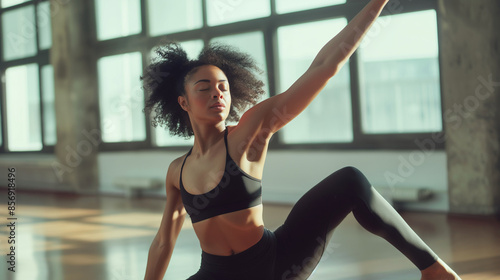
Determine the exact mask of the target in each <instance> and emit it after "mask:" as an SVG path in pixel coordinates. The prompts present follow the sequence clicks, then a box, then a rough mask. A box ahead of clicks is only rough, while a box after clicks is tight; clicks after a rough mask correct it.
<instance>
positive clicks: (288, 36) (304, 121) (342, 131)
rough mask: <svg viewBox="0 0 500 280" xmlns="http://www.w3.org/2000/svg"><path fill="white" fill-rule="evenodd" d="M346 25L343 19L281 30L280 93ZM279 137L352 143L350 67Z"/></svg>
mask: <svg viewBox="0 0 500 280" xmlns="http://www.w3.org/2000/svg"><path fill="white" fill-rule="evenodd" d="M346 25H347V20H346V19H345V18H340V19H332V20H325V21H319V22H312V23H305V24H298V25H291V26H285V27H280V28H279V29H278V50H279V53H278V56H279V72H280V75H279V83H280V88H279V91H280V92H282V91H284V90H286V89H287V88H289V87H290V86H291V85H292V84H293V83H294V82H295V81H296V80H297V79H298V78H299V77H300V76H301V75H302V74H303V73H304V72H305V71H306V70H307V68H309V66H310V64H311V62H312V61H313V59H314V57H315V56H316V54H317V53H318V52H319V50H320V49H321V48H322V47H323V46H324V45H325V44H326V43H327V42H328V41H329V40H330V39H331V38H332V37H333V36H334V35H335V34H337V33H338V32H340V30H342V28H344V27H345V26H346ZM326 31H328V32H326ZM280 136H281V137H282V139H283V141H284V142H285V143H329V142H350V141H352V139H353V133H352V110H351V92H350V76H349V65H348V64H346V65H345V66H344V67H343V68H342V70H341V71H340V72H339V73H338V74H337V75H336V76H335V77H333V79H332V80H330V82H329V83H328V84H327V86H326V87H325V88H324V89H323V90H322V92H321V93H320V94H319V95H318V96H317V97H316V98H315V99H314V101H313V102H312V103H311V104H310V105H309V106H308V107H307V108H306V109H305V110H304V111H303V112H302V113H301V114H300V115H299V116H298V117H297V118H295V119H294V120H293V121H292V122H291V123H289V124H288V125H287V126H285V127H284V128H283V129H282V133H281V135H280Z"/></svg>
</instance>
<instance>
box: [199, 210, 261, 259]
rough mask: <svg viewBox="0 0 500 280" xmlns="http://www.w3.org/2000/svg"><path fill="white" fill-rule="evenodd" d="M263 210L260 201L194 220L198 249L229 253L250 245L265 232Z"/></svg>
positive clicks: (214, 252) (223, 254) (244, 248)
mask: <svg viewBox="0 0 500 280" xmlns="http://www.w3.org/2000/svg"><path fill="white" fill-rule="evenodd" d="M262 209H263V208H262V204H260V205H257V206H254V207H251V208H248V209H243V210H240V211H236V212H231V213H226V214H222V215H219V216H215V217H212V218H209V219H206V220H203V221H200V222H197V223H194V224H193V228H194V231H195V232H196V235H197V236H198V239H199V241H200V246H201V249H202V250H203V251H204V252H206V253H209V254H212V255H218V256H230V255H234V254H238V253H241V252H243V251H245V250H246V249H248V248H250V247H252V245H255V244H256V243H257V242H259V240H260V239H261V238H262V235H263V233H264V221H263V219H262Z"/></svg>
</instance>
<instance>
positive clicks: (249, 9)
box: [207, 0, 271, 26]
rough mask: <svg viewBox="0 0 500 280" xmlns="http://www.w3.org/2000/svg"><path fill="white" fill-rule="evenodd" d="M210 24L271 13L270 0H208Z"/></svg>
mask: <svg viewBox="0 0 500 280" xmlns="http://www.w3.org/2000/svg"><path fill="white" fill-rule="evenodd" d="M207 10H208V19H207V21H208V25H212V26H213V25H219V24H225V23H231V22H237V21H243V20H249V19H255V18H260V17H267V16H269V15H270V14H271V4H270V2H269V0H252V1H243V0H237V1H234V0H207Z"/></svg>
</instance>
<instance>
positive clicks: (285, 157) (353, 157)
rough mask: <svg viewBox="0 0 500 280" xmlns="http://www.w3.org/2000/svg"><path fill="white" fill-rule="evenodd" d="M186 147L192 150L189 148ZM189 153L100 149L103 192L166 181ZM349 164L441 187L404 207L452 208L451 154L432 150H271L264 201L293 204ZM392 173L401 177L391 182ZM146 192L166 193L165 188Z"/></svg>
mask: <svg viewBox="0 0 500 280" xmlns="http://www.w3.org/2000/svg"><path fill="white" fill-rule="evenodd" d="M185 152H187V149H186V151H185ZM185 152H158V151H155V152H119V153H117V152H107V153H100V154H99V157H98V160H99V161H98V162H99V174H100V178H99V182H100V185H101V191H102V192H104V193H123V191H122V190H121V189H118V188H116V187H114V186H113V179H114V178H116V177H120V176H122V177H123V176H125V177H150V178H157V179H160V180H164V178H165V175H166V171H167V168H168V165H169V164H170V162H171V161H172V160H174V159H175V158H176V157H179V156H182V155H183V154H184V153H185ZM344 166H355V167H357V168H358V169H360V170H361V171H362V172H363V173H364V174H365V175H366V177H367V178H368V179H369V180H370V182H371V183H372V185H373V186H375V187H377V186H384V187H385V186H394V187H395V188H405V187H425V188H429V189H432V190H434V191H436V192H437V195H436V197H435V198H433V199H432V200H430V201H426V202H419V203H409V204H404V205H403V208H404V209H409V210H424V211H437V212H447V211H448V195H447V172H446V170H447V169H446V154H445V152H444V151H442V152H441V151H440V152H436V151H433V152H432V153H429V154H423V153H422V152H420V151H416V150H415V151H345V152H340V151H331V152H330V151H272V150H271V151H269V153H268V156H267V159H266V166H265V170H264V174H263V179H262V183H263V186H264V188H263V193H264V196H263V200H264V201H265V202H282V203H294V202H295V201H297V200H298V199H299V198H300V196H301V195H302V194H304V193H305V192H306V191H307V190H308V189H309V188H311V187H312V186H314V185H315V184H316V183H318V182H319V181H321V180H322V179H323V178H325V177H326V176H328V175H330V174H331V173H332V172H334V171H335V170H338V169H340V168H342V167H344ZM388 174H392V176H393V177H394V176H397V178H398V181H397V182H396V183H391V181H390V180H388V179H387V178H386V176H387V175H388ZM146 194H147V195H165V190H164V189H160V190H156V191H149V192H147V193H146Z"/></svg>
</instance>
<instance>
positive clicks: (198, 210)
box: [179, 128, 262, 223]
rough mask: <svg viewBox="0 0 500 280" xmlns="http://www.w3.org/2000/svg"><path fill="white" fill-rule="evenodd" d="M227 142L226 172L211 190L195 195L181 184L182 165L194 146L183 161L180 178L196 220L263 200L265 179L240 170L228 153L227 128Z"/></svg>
mask: <svg viewBox="0 0 500 280" xmlns="http://www.w3.org/2000/svg"><path fill="white" fill-rule="evenodd" d="M224 144H225V145H226V164H225V169H224V174H223V176H222V178H221V180H220V182H219V183H218V184H217V186H216V187H215V188H214V189H212V190H211V191H209V192H206V193H204V194H197V195H193V194H190V193H188V192H187V191H186V189H184V185H183V184H182V169H183V168H184V163H186V158H187V157H188V156H189V155H190V154H191V151H192V150H193V148H191V149H190V150H189V152H188V154H187V155H186V157H185V158H184V162H183V163H182V167H181V173H180V178H179V186H180V190H181V197H182V203H183V204H184V208H185V209H186V212H187V213H188V214H189V216H191V221H192V222H193V223H197V222H199V221H203V220H205V219H209V218H212V217H215V216H218V215H222V214H226V213H229V212H235V211H238V210H243V209H247V208H250V207H253V206H257V205H259V204H261V203H262V181H261V180H259V179H257V178H255V177H252V176H250V175H249V174H247V173H245V171H243V170H241V168H240V167H239V166H238V165H237V164H236V163H235V162H234V161H233V159H232V158H231V156H230V155H229V151H228V148H227V128H226V130H225V132H224Z"/></svg>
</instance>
